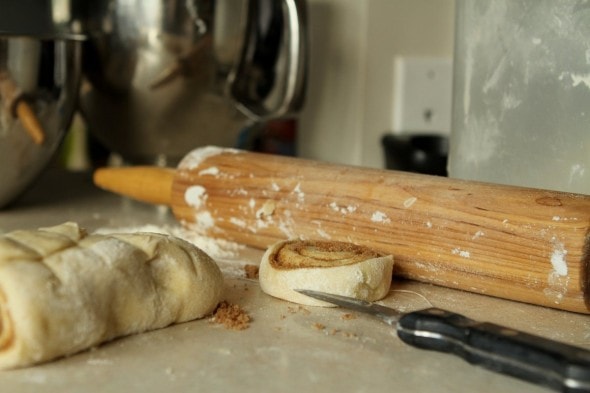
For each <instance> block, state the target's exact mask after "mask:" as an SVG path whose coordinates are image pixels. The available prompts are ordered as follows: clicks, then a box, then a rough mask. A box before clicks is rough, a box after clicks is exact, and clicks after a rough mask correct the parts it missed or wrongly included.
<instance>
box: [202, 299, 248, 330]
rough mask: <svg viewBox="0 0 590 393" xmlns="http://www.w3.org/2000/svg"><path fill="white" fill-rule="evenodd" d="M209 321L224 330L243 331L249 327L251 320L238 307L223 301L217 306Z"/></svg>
mask: <svg viewBox="0 0 590 393" xmlns="http://www.w3.org/2000/svg"><path fill="white" fill-rule="evenodd" d="M211 321H212V322H215V323H218V324H221V325H223V326H225V328H226V329H231V330H244V329H248V328H249V327H250V321H251V318H250V316H249V315H248V314H247V313H246V312H245V311H244V310H243V309H242V308H241V307H240V306H238V305H237V304H230V303H228V302H226V301H225V300H224V301H222V302H221V303H219V305H218V306H217V309H216V310H215V313H214V314H213V317H212V318H211Z"/></svg>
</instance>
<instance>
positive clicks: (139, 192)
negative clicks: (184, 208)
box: [93, 166, 174, 206]
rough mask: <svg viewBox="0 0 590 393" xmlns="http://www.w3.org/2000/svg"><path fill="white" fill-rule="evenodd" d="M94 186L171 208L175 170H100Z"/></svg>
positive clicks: (149, 168) (128, 168) (146, 168)
mask: <svg viewBox="0 0 590 393" xmlns="http://www.w3.org/2000/svg"><path fill="white" fill-rule="evenodd" d="M93 181H94V184H95V185H96V186H97V187H99V188H102V189H104V190H107V191H111V192H114V193H116V194H120V195H124V196H127V197H129V198H132V199H136V200H138V201H141V202H147V203H152V204H157V205H166V206H170V204H171V191H172V183H173V181H174V169H170V168H159V167H149V166H137V167H122V168H100V169H97V170H96V171H95V172H94V176H93Z"/></svg>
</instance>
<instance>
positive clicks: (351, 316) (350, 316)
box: [340, 312, 356, 321]
mask: <svg viewBox="0 0 590 393" xmlns="http://www.w3.org/2000/svg"><path fill="white" fill-rule="evenodd" d="M340 318H341V319H343V320H345V321H350V320H351V319H356V315H355V314H351V313H348V312H347V313H345V314H342V316H341V317H340Z"/></svg>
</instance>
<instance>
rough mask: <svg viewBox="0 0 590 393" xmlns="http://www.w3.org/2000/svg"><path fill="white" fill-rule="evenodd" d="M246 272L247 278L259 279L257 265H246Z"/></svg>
mask: <svg viewBox="0 0 590 393" xmlns="http://www.w3.org/2000/svg"><path fill="white" fill-rule="evenodd" d="M244 272H245V273H246V278H251V279H256V278H258V266H256V265H245V266H244Z"/></svg>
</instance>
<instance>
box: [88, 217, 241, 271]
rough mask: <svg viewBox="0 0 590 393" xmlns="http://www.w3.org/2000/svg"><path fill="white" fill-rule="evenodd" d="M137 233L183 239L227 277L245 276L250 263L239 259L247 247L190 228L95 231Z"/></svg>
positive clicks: (138, 227)
mask: <svg viewBox="0 0 590 393" xmlns="http://www.w3.org/2000/svg"><path fill="white" fill-rule="evenodd" d="M136 232H150V233H160V234H163V235H169V236H175V237H178V238H180V239H183V240H185V241H187V242H189V243H191V244H194V245H195V246H197V247H198V248H200V249H201V250H203V251H205V252H206V253H207V254H208V255H209V256H210V257H211V258H213V259H214V260H215V261H216V262H217V263H218V265H219V267H220V269H221V270H222V272H223V273H224V274H225V275H227V276H232V277H235V276H238V277H242V276H244V265H246V264H248V263H246V262H245V261H241V260H240V259H238V257H239V256H240V253H241V251H242V250H244V249H246V246H244V245H241V244H238V243H234V242H230V241H227V240H223V239H214V238H211V237H207V236H203V235H199V234H197V233H195V231H192V230H191V229H190V228H184V227H182V226H172V225H163V226H159V225H153V224H148V225H141V226H133V227H118V228H99V229H97V230H96V231H95V233H98V234H103V235H106V234H110V233H136Z"/></svg>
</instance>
